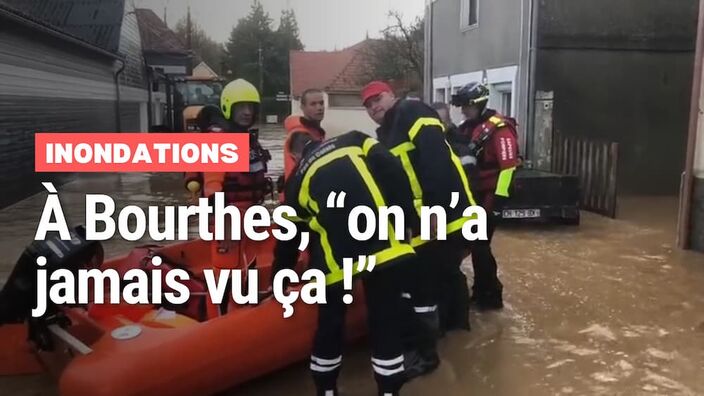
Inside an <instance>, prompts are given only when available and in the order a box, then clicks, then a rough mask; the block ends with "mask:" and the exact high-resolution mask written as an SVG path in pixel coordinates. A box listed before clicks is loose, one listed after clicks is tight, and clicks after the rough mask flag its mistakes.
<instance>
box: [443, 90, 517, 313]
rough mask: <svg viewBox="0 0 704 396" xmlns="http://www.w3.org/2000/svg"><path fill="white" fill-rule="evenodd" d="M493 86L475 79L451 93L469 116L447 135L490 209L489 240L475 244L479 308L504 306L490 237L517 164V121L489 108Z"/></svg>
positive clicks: (475, 288) (474, 292)
mask: <svg viewBox="0 0 704 396" xmlns="http://www.w3.org/2000/svg"><path fill="white" fill-rule="evenodd" d="M488 101H489V89H488V88H487V87H486V86H485V85H483V84H480V83H477V82H473V83H470V84H467V85H465V86H464V87H462V88H461V89H460V90H459V91H458V92H457V93H456V94H455V95H452V105H453V106H456V107H461V108H462V113H463V114H464V116H465V121H464V122H463V123H462V124H461V125H460V126H459V128H458V130H457V133H456V134H453V135H451V136H449V140H450V141H451V142H452V143H453V147H457V150H458V151H460V152H461V153H462V154H461V156H462V157H463V161H462V162H463V163H464V164H465V165H466V168H465V169H466V170H467V171H468V172H469V174H470V175H471V176H470V179H472V180H476V183H473V185H475V186H476V191H477V199H478V200H479V202H480V204H481V205H482V207H483V208H484V210H486V212H487V236H488V240H486V241H477V242H476V243H474V244H473V245H472V265H473V267H474V286H473V287H472V299H471V301H472V303H474V304H476V305H477V307H478V308H479V309H481V310H493V309H501V308H503V296H502V294H503V285H502V284H501V281H500V280H499V278H498V274H497V264H496V259H495V258H494V255H493V253H492V251H491V240H492V237H493V234H494V231H495V230H496V225H497V221H498V220H499V219H500V217H501V209H502V206H503V205H504V203H505V201H506V200H507V198H508V197H509V191H510V188H511V182H512V180H513V173H514V171H515V170H516V167H517V166H518V163H519V160H518V143H517V132H516V124H515V121H513V120H512V119H510V118H507V117H505V116H503V115H501V114H499V113H498V112H496V111H495V110H491V109H489V108H487V104H488Z"/></svg>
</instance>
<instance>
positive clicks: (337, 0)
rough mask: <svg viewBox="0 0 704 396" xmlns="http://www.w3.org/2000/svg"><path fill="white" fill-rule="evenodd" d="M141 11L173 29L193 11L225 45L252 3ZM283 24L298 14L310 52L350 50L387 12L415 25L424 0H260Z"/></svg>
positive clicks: (142, 2) (150, 2)
mask: <svg viewBox="0 0 704 396" xmlns="http://www.w3.org/2000/svg"><path fill="white" fill-rule="evenodd" d="M132 1H133V2H134V4H135V6H136V7H139V8H151V9H153V10H154V11H155V12H156V13H157V15H159V16H160V17H163V15H164V7H165V6H166V7H167V21H168V23H169V26H170V27H173V26H174V25H175V24H176V21H178V20H179V19H180V18H181V17H183V16H184V15H186V9H187V6H188V4H190V5H191V15H192V18H193V19H194V20H195V21H196V22H197V23H198V24H199V25H200V26H202V27H203V28H204V29H205V31H206V32H207V33H208V34H209V35H210V36H211V37H212V38H213V39H215V40H216V41H219V42H223V43H224V42H226V41H227V39H228V38H229V36H230V31H231V30H232V27H233V26H234V25H236V24H237V21H238V20H239V19H240V18H242V17H244V16H246V15H247V13H248V12H249V10H250V7H251V4H252V0H132ZM261 2H262V4H263V5H264V9H265V10H266V11H267V12H268V13H269V16H270V17H271V18H272V19H274V21H275V24H278V21H279V17H280V15H281V10H282V9H285V8H293V10H294V11H295V12H296V19H297V20H298V26H299V27H300V30H301V41H303V45H304V46H305V47H306V50H309V51H319V50H334V49H341V48H344V47H348V46H350V45H353V44H356V43H357V42H359V41H361V40H364V38H365V36H366V34H367V32H369V36H370V37H378V36H379V31H380V30H381V29H383V28H384V27H385V26H387V25H388V23H387V22H388V18H387V15H388V12H389V11H390V10H397V11H400V12H401V13H402V14H403V16H404V19H406V20H407V21H411V20H413V19H414V18H416V17H419V16H422V15H423V11H424V3H425V2H424V0H261Z"/></svg>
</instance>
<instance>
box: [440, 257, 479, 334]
mask: <svg viewBox="0 0 704 396" xmlns="http://www.w3.org/2000/svg"><path fill="white" fill-rule="evenodd" d="M444 293H445V298H444V300H443V301H442V302H441V305H440V307H439V308H440V315H441V329H440V330H441V332H442V333H443V334H442V335H444V333H445V332H447V331H453V330H465V331H470V330H471V327H470V324H469V304H470V302H469V301H470V296H469V286H468V285H467V278H466V277H465V275H464V274H463V273H462V272H461V271H460V270H459V268H457V270H456V271H455V272H454V273H452V274H451V275H450V277H449V279H448V282H447V289H446V290H444Z"/></svg>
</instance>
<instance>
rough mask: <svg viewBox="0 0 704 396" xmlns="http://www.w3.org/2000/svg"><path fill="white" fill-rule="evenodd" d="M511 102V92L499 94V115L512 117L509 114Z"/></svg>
mask: <svg viewBox="0 0 704 396" xmlns="http://www.w3.org/2000/svg"><path fill="white" fill-rule="evenodd" d="M512 101H513V94H511V92H510V91H509V92H502V93H501V114H505V115H507V116H509V117H510V116H512V114H511V111H512V109H511V102H512Z"/></svg>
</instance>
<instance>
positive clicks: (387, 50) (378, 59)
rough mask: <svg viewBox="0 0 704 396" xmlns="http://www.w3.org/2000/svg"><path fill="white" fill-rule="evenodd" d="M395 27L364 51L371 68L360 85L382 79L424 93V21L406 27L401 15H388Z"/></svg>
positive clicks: (384, 32) (418, 20)
mask: <svg viewBox="0 0 704 396" xmlns="http://www.w3.org/2000/svg"><path fill="white" fill-rule="evenodd" d="M389 17H390V18H391V20H392V23H391V24H390V25H389V26H388V27H387V28H385V29H384V30H382V31H381V33H382V35H383V36H382V38H381V39H379V40H373V41H371V42H370V43H369V45H368V46H367V47H366V49H365V50H364V56H365V58H366V61H367V64H368V66H369V67H368V68H367V69H366V70H367V72H366V73H365V74H364V75H363V77H362V81H360V83H362V84H363V83H366V82H369V81H371V80H376V79H383V80H390V81H395V82H396V83H397V84H398V85H401V86H404V87H405V88H406V89H408V90H410V91H417V92H422V91H423V58H424V48H423V41H424V21H423V19H421V18H417V19H416V20H415V21H414V22H413V23H411V24H408V25H407V24H404V22H403V19H402V17H401V15H400V14H399V13H398V12H396V11H392V12H390V13H389Z"/></svg>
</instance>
